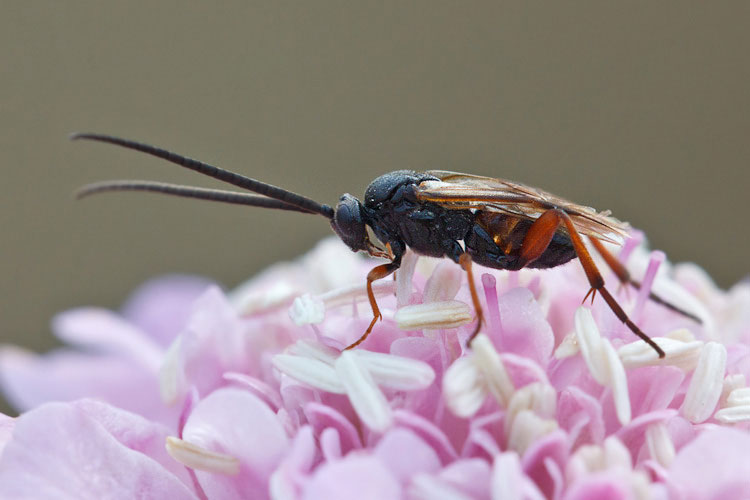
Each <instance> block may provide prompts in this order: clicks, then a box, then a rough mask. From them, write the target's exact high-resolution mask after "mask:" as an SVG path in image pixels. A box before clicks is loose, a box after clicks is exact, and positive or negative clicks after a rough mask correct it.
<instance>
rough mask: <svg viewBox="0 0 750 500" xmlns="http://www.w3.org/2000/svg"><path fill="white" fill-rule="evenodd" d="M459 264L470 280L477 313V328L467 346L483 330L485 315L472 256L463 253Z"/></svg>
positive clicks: (472, 298)
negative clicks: (472, 268) (478, 291)
mask: <svg viewBox="0 0 750 500" xmlns="http://www.w3.org/2000/svg"><path fill="white" fill-rule="evenodd" d="M458 263H459V264H460V265H461V267H462V268H463V269H464V271H466V276H467V277H468V280H469V291H470V292H471V301H472V302H473V303H474V310H475V311H476V313H477V326H476V327H474V331H473V332H472V333H471V335H470V336H469V340H468V341H467V342H466V344H467V345H471V341H472V340H474V337H476V336H477V334H478V333H479V330H480V329H481V328H482V323H483V322H484V315H483V314H482V304H481V303H480V302H479V295H477V287H476V286H475V285H474V274H473V273H472V272H471V255H469V254H468V253H462V254H461V256H460V257H459V258H458Z"/></svg>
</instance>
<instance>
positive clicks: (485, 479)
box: [438, 458, 492, 500]
mask: <svg viewBox="0 0 750 500" xmlns="http://www.w3.org/2000/svg"><path fill="white" fill-rule="evenodd" d="M491 474H492V473H491V472H490V465H489V464H488V463H487V461H486V460H482V459H479V458H462V459H459V460H456V461H455V462H453V463H452V464H450V465H448V466H446V467H445V468H444V469H442V470H441V471H440V472H439V473H438V477H439V478H440V479H442V480H444V481H445V482H446V483H448V484H449V485H451V486H455V488H456V489H457V490H459V491H461V492H463V493H466V494H467V495H469V497H470V498H473V499H477V500H481V499H484V498H489V491H488V490H489V488H488V487H489V484H490V476H491Z"/></svg>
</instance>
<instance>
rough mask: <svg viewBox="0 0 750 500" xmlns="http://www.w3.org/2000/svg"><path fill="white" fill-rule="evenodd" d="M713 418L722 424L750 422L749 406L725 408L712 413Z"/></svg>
mask: <svg viewBox="0 0 750 500" xmlns="http://www.w3.org/2000/svg"><path fill="white" fill-rule="evenodd" d="M714 418H715V419H716V420H718V421H719V422H721V423H722V424H736V423H739V422H747V421H750V405H740V406H727V407H726V408H722V409H721V410H719V411H717V412H716V413H714Z"/></svg>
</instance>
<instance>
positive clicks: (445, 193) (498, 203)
mask: <svg viewBox="0 0 750 500" xmlns="http://www.w3.org/2000/svg"><path fill="white" fill-rule="evenodd" d="M426 173H427V174H429V175H432V176H434V177H437V178H438V179H440V180H429V181H424V182H422V183H420V184H419V186H418V187H417V197H418V198H419V199H420V200H422V201H430V202H434V203H438V204H440V205H443V206H446V207H451V208H457V209H461V208H463V209H467V208H469V209H471V208H475V209H481V210H489V211H494V212H502V213H506V214H509V215H513V216H518V217H524V218H527V219H536V218H538V217H539V216H540V215H541V214H542V213H544V212H545V211H546V210H549V209H550V208H559V209H561V210H564V211H565V212H566V213H567V214H568V215H570V218H571V219H572V220H573V224H574V225H575V228H576V229H577V230H578V231H579V232H580V233H582V234H585V235H587V236H592V237H594V238H597V239H600V240H603V241H608V242H611V243H615V244H621V243H622V241H623V238H624V237H625V236H627V233H628V229H629V226H628V224H627V223H624V222H621V221H619V220H617V219H615V218H614V217H611V216H610V212H609V211H605V212H597V211H596V210H594V209H593V208H591V207H586V206H583V205H578V204H576V203H573V202H571V201H568V200H566V199H564V198H560V197H559V196H555V195H554V194H551V193H548V192H546V191H542V190H541V189H537V188H534V187H530V186H525V185H523V184H520V183H516V182H511V181H506V180H503V179H495V178H492V177H482V176H479V175H471V174H462V173H459V172H448V171H444V170H431V171H429V172H426Z"/></svg>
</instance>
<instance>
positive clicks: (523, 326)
mask: <svg viewBox="0 0 750 500" xmlns="http://www.w3.org/2000/svg"><path fill="white" fill-rule="evenodd" d="M500 318H501V320H502V329H503V335H502V337H501V338H500V340H499V343H500V344H501V345H499V346H498V348H499V349H498V350H500V351H501V352H512V353H515V354H518V355H521V356H525V357H528V358H531V359H533V360H534V361H536V362H537V363H539V364H540V365H542V366H546V365H547V363H548V362H549V359H550V355H551V354H552V349H553V348H554V345H555V336H554V334H553V333H552V328H551V327H550V325H549V323H547V320H546V319H545V317H544V314H543V313H542V309H541V308H540V307H539V304H538V303H537V301H536V300H534V295H532V293H531V292H530V291H529V290H528V289H526V288H515V289H513V290H511V291H509V292H507V293H505V294H503V295H502V296H501V297H500Z"/></svg>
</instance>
